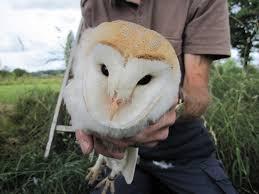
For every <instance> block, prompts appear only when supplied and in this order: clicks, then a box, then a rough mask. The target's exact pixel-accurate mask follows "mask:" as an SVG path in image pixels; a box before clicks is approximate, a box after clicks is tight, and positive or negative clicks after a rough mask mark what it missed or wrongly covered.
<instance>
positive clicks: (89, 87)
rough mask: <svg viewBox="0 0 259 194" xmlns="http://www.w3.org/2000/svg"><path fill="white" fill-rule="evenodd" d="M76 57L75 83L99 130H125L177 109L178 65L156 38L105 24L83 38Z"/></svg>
mask: <svg viewBox="0 0 259 194" xmlns="http://www.w3.org/2000/svg"><path fill="white" fill-rule="evenodd" d="M76 53H77V54H76V66H75V67H74V69H73V72H74V80H76V81H77V83H78V84H79V85H81V86H80V87H79V88H81V90H82V93H81V94H82V98H83V101H84V106H85V108H86V110H87V112H88V113H89V114H90V116H91V117H92V119H93V120H95V121H97V122H99V123H101V124H102V125H107V126H109V127H112V128H120V129H123V128H129V127H132V126H134V125H137V124H138V123H139V122H143V121H145V122H146V121H148V120H156V119H158V118H159V117H160V116H161V115H162V114H164V113H165V112H166V111H167V110H168V109H169V108H170V107H171V106H172V105H173V104H174V103H176V100H177V96H178V88H179V83H180V67H179V62H178V59H177V56H176V54H175V51H174V49H173V47H172V46H171V44H170V43H169V41H167V40H166V39H165V38H164V37H163V36H161V35H160V34H158V33H157V32H155V31H152V30H149V29H146V28H144V27H142V26H140V25H137V24H133V23H130V22H125V21H114V22H107V23H103V24H101V25H99V26H97V27H96V28H93V29H90V30H87V31H86V32H84V33H83V34H82V38H81V40H80V43H79V45H78V48H77V50H76ZM78 94H80V93H78ZM76 97H78V98H79V96H77V94H75V98H76ZM78 108H82V107H78ZM75 110H76V109H75ZM72 117H73V115H72Z"/></svg>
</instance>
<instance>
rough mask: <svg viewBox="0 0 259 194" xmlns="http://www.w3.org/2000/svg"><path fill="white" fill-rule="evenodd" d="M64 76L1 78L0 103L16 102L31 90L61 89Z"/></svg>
mask: <svg viewBox="0 0 259 194" xmlns="http://www.w3.org/2000/svg"><path fill="white" fill-rule="evenodd" d="M61 81H62V76H50V77H49V76H48V77H41V78H40V77H35V76H25V77H19V78H17V79H14V78H13V77H9V78H6V79H3V78H2V79H0V104H14V103H15V102H16V101H17V100H18V98H19V97H20V96H23V95H24V94H25V93H26V92H28V91H31V90H38V89H40V90H48V89H49V90H53V91H59V89H60V84H61Z"/></svg>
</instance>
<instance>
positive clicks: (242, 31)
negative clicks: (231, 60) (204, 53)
mask: <svg viewBox="0 0 259 194" xmlns="http://www.w3.org/2000/svg"><path fill="white" fill-rule="evenodd" d="M228 2H229V10H230V27H231V43H232V46H233V47H234V48H237V49H238V51H239V54H240V57H241V59H242V60H243V61H242V64H243V65H244V67H245V68H246V67H247V65H248V63H249V62H250V61H251V56H250V54H251V52H252V51H254V52H255V51H256V50H257V51H258V48H259V1H258V0H228Z"/></svg>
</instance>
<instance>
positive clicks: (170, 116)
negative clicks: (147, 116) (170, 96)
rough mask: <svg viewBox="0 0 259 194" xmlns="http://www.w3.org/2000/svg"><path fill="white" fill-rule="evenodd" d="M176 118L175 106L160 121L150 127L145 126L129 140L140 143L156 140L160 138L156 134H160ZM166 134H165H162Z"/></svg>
mask: <svg viewBox="0 0 259 194" xmlns="http://www.w3.org/2000/svg"><path fill="white" fill-rule="evenodd" d="M175 119H176V112H175V108H173V109H172V110H170V111H169V112H167V113H166V114H164V115H163V116H162V117H161V118H160V119H159V121H158V122H156V123H155V124H153V125H150V126H149V127H147V128H145V129H144V130H143V131H142V132H140V133H138V134H137V135H135V136H134V137H132V138H128V139H127V140H128V141H132V142H139V143H145V142H150V141H152V140H153V141H155V140H157V139H159V138H156V137H155V135H154V134H157V133H158V134H157V135H159V133H160V131H161V129H164V128H168V127H169V126H171V125H172V124H173V123H174V122H175ZM161 135H162V136H164V134H163V133H162V134H161Z"/></svg>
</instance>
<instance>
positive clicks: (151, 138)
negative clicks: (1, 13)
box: [76, 106, 176, 159]
mask: <svg viewBox="0 0 259 194" xmlns="http://www.w3.org/2000/svg"><path fill="white" fill-rule="evenodd" d="M175 119H176V113H175V106H174V107H173V108H172V109H171V110H170V111H169V112H167V113H165V114H164V115H163V116H162V117H161V118H160V119H159V120H158V121H157V122H156V123H154V124H153V123H152V124H151V125H150V126H148V127H147V128H145V129H144V130H142V131H141V132H140V133H138V134H137V135H135V136H134V137H130V138H124V139H121V140H118V139H114V138H111V137H101V136H99V135H97V134H94V135H90V134H86V133H85V132H83V131H82V130H77V131H76V139H77V140H78V143H79V144H80V147H81V149H82V152H83V153H84V154H89V153H90V152H92V150H93V149H94V150H95V151H96V152H97V153H99V154H102V155H104V156H107V157H111V158H116V159H122V158H123V157H124V152H123V150H125V149H126V148H127V147H129V146H136V145H138V146H139V145H141V146H146V147H154V146H156V145H157V144H158V143H159V142H160V141H163V140H165V139H166V138H167V137H168V134H169V126H171V125H172V124H173V123H174V122H175ZM102 140H104V141H105V142H109V144H112V145H113V146H112V147H113V149H110V148H107V147H106V146H105V145H103V144H102V143H101V142H102ZM114 147H117V148H118V149H114Z"/></svg>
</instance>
